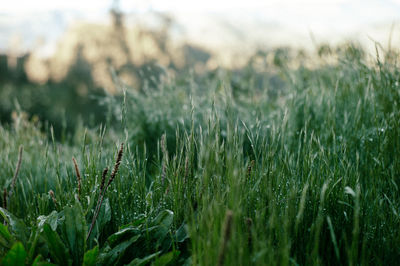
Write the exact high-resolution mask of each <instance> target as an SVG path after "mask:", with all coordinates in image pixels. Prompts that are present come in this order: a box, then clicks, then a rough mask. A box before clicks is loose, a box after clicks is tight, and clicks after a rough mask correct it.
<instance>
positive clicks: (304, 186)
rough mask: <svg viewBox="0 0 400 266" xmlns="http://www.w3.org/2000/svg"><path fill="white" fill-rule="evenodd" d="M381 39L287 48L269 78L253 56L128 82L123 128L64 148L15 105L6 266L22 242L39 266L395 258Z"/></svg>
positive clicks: (395, 83) (394, 147)
mask: <svg viewBox="0 0 400 266" xmlns="http://www.w3.org/2000/svg"><path fill="white" fill-rule="evenodd" d="M377 47H378V48H377V51H379V53H377V54H376V55H374V56H371V55H368V54H366V53H365V51H363V50H362V49H361V48H358V47H356V46H354V45H343V46H340V47H338V48H337V49H333V48H330V47H326V46H324V47H322V48H323V49H322V48H321V49H320V50H319V51H317V52H318V53H317V54H316V55H312V56H311V57H307V56H304V54H297V58H294V59H293V58H291V54H290V53H289V52H287V51H286V52H285V50H279V52H277V53H271V54H261V55H258V58H261V59H263V60H264V61H262V62H264V64H265V65H264V70H263V71H265V72H263V71H260V70H259V66H258V67H257V68H256V67H255V66H254V65H253V63H254V62H259V61H260V60H259V59H257V58H255V59H254V61H252V62H251V63H249V66H248V67H247V68H246V69H245V70H243V71H239V72H231V73H229V72H225V71H222V70H218V71H214V72H209V73H206V74H205V75H203V76H201V77H195V76H192V75H186V76H182V77H177V78H176V79H166V80H164V81H163V82H162V83H161V84H160V86H159V88H154V89H151V88H146V89H143V90H142V91H140V92H137V91H135V90H131V89H129V88H127V89H124V90H122V89H121V90H122V91H121V94H119V95H115V96H108V97H107V98H105V99H104V103H103V104H104V106H105V107H104V108H107V110H109V112H108V113H109V118H108V119H107V121H111V122H105V123H104V124H103V125H100V126H99V127H98V128H93V129H85V128H83V127H82V126H81V127H78V128H77V129H76V130H75V134H74V136H71V137H70V140H69V141H67V142H58V141H56V140H55V139H54V133H53V131H52V130H51V129H50V130H49V133H46V132H45V133H43V132H42V131H40V128H41V126H40V125H38V124H37V122H32V121H28V120H27V119H26V117H25V115H24V113H23V112H19V113H18V115H15V116H14V120H13V123H12V124H10V125H5V124H4V125H2V126H1V127H0V173H1V174H0V185H1V187H3V188H7V190H10V189H11V190H12V191H13V193H12V194H10V196H9V198H8V202H7V210H6V209H1V213H2V215H3V217H5V221H6V222H7V223H6V224H7V227H2V231H3V233H2V236H1V238H0V244H1V250H0V251H1V254H2V256H3V257H4V259H3V263H5V261H9V259H10V258H12V255H13V254H22V255H19V257H21V256H23V254H24V253H23V251H24V252H26V253H27V255H26V256H25V257H24V258H25V260H24V262H25V263H27V264H32V263H33V262H34V261H42V262H43V263H44V262H52V263H57V262H58V263H60V261H61V262H63V260H59V259H60V258H63V256H65V257H67V258H68V257H70V258H73V261H70V263H72V264H73V265H80V264H83V265H95V264H96V263H97V264H121V265H123V264H128V263H131V264H132V265H140V263H142V264H151V263H153V264H156V265H167V264H171V265H172V264H185V263H186V264H190V263H191V264H193V265H319V264H324V265H337V264H344V265H359V264H361V265H395V264H396V263H397V262H398V261H399V260H400V248H399V247H400V230H399V228H400V214H399V213H400V198H399V195H400V193H399V188H398V186H399V184H400V156H399V153H398V151H399V150H400V132H399V131H400V125H399V122H400V112H399V107H400V106H399V104H400V87H399V86H400V85H399V82H400V80H399V79H400V78H399V77H400V75H399V74H400V73H399V70H398V65H397V64H398V63H397V58H398V53H397V51H393V50H391V51H382V50H383V49H381V48H379V46H377ZM271 56H272V57H271ZM271 58H272V59H271ZM256 59H257V60H256ZM254 64H255V63H254ZM267 70H268V71H267ZM260 77H261V78H262V80H261V81H260ZM276 79H278V80H279V82H278V83H279V88H277V87H276V86H273V84H275V83H274V82H272V81H273V80H275V81H276ZM260 82H261V86H260V85H257V84H260ZM115 120H118V121H119V122H120V123H115V122H112V121H115ZM35 123H36V124H35ZM111 123H112V124H113V125H114V126H111ZM115 124H117V126H115ZM122 143H125V146H124V151H123V157H122V160H121V163H120V166H119V170H118V173H117V174H116V175H115V179H114V181H113V182H112V183H111V184H110V186H109V189H108V190H106V191H105V192H104V202H103V204H102V205H101V208H100V209H101V210H100V211H99V213H98V217H97V218H96V219H95V220H96V226H95V227H94V228H93V232H92V233H91V234H90V237H89V238H88V239H87V240H86V236H87V232H88V230H89V227H90V224H91V222H92V219H93V216H94V215H95V213H96V203H97V202H98V201H99V197H101V191H103V190H101V189H100V186H101V183H102V173H103V170H104V168H106V167H108V168H109V169H112V167H113V165H114V163H115V160H116V158H117V153H118V149H119V147H120V146H121V144H122ZM20 146H23V150H24V151H23V155H22V162H21V166H20V168H19V173H18V176H17V178H16V185H15V189H13V188H12V187H13V185H12V179H13V178H12V177H13V176H14V173H15V169H16V165H17V164H18V158H19V156H18V154H19V147H20ZM72 157H74V158H76V166H75V165H74V162H73V161H72V159H71V158H72ZM119 157H120V156H119ZM74 161H75V159H74ZM77 172H79V173H80V174H79V175H80V178H79V180H80V181H79V183H80V185H78V181H77V175H76V173H77ZM103 187H104V183H103ZM49 191H52V192H50V193H49ZM3 202H4V200H3ZM3 206H5V205H4V203H3ZM11 214H12V215H11ZM16 217H18V218H16ZM71 217H74V218H73V219H72V218H71ZM76 217H78V218H76ZM13 221H14V222H13ZM17 222H18V223H20V224H22V225H21V227H18V226H16V224H17ZM6 228H8V229H6ZM21 228H24V229H21ZM28 229H29V230H30V231H32V233H31V234H29V233H21V230H22V231H23V230H28ZM71 230H72V231H71ZM0 231H1V230H0ZM8 231H9V232H10V234H11V235H10V236H9V235H8V233H7V232H8ZM72 240H73V241H72ZM35 241H36V242H35ZM16 243H17V244H16ZM19 243H21V244H19ZM54 245H58V246H59V247H62V248H61V250H63V252H64V253H65V254H61V253H56V252H54V251H53V250H52V246H54ZM11 251H12V252H11ZM18 252H19V253H18ZM10 254H11V255H10ZM39 255H40V256H39ZM16 257H18V256H16ZM64 262H65V261H64ZM90 263H92V264H90Z"/></svg>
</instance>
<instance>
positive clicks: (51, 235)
mask: <svg viewBox="0 0 400 266" xmlns="http://www.w3.org/2000/svg"><path fill="white" fill-rule="evenodd" d="M42 235H43V237H44V239H45V242H46V243H47V246H48V248H49V253H50V256H51V258H52V260H53V261H54V262H55V263H56V264H58V265H71V264H72V262H71V259H70V257H69V254H68V249H67V248H66V247H65V245H64V244H63V242H62V241H61V239H60V237H59V236H58V234H57V232H55V231H53V230H52V229H51V227H50V225H48V224H44V226H43V231H42Z"/></svg>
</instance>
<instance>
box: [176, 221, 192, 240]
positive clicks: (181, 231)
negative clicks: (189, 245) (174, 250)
mask: <svg viewBox="0 0 400 266" xmlns="http://www.w3.org/2000/svg"><path fill="white" fill-rule="evenodd" d="M187 238H189V235H188V233H187V229H186V225H185V224H184V223H183V224H182V225H181V226H180V227H179V228H178V230H176V233H175V240H176V241H177V242H183V241H185V240H186V239H187Z"/></svg>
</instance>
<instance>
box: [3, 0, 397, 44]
mask: <svg viewBox="0 0 400 266" xmlns="http://www.w3.org/2000/svg"><path fill="white" fill-rule="evenodd" d="M112 3H113V1H112V0H68V1H65V0H11V1H9V0H0V50H1V49H2V47H1V45H2V43H3V46H5V43H7V38H9V35H10V33H14V32H18V34H20V35H22V38H23V37H24V36H25V35H26V36H28V35H29V34H30V35H32V34H37V35H41V34H42V35H46V36H45V37H46V39H47V40H51V39H54V38H55V37H49V36H51V35H52V34H53V33H54V34H53V35H54V36H56V37H57V36H59V35H60V34H61V32H62V31H64V30H65V29H66V28H67V26H68V23H69V22H70V21H71V20H74V19H76V16H74V17H72V18H71V19H70V20H68V19H65V18H63V21H62V23H59V24H54V25H52V24H53V23H52V21H54V19H55V18H54V14H56V15H55V16H56V19H57V16H58V15H57V14H60V15H61V14H62V13H63V12H67V11H68V12H76V13H77V14H79V18H80V19H87V20H101V19H102V18H104V17H106V16H105V15H107V12H108V11H109V9H110V7H111V5H112ZM119 6H120V7H121V9H122V10H123V12H125V13H127V14H129V13H131V14H132V13H135V14H137V13H146V12H147V11H160V12H168V13H171V14H173V15H176V18H178V19H180V21H181V24H183V25H184V26H185V27H186V28H187V32H191V35H192V36H194V37H196V36H198V35H199V33H200V32H211V33H212V32H213V31H214V32H215V33H214V35H215V36H214V37H213V38H215V37H217V38H218V35H219V34H220V32H217V31H216V30H215V29H213V27H214V24H215V20H212V21H210V16H213V18H214V19H215V18H221V20H222V19H226V21H228V22H229V23H230V24H231V25H232V26H234V27H235V28H237V29H240V28H241V30H242V31H243V32H244V33H245V34H246V33H247V32H248V33H249V36H250V35H251V34H250V33H251V32H250V31H254V32H256V33H254V34H253V35H256V36H257V34H258V32H260V31H262V27H263V25H267V24H273V23H276V24H279V25H280V26H282V27H281V28H286V29H288V30H290V33H289V31H288V33H287V34H288V35H293V32H294V33H299V35H298V36H306V35H308V34H309V32H313V33H315V34H316V36H321V38H323V36H325V38H331V37H332V38H333V37H335V36H336V37H337V36H352V35H354V33H355V32H357V33H359V34H361V35H362V36H364V37H370V36H372V37H375V36H378V35H379V36H380V37H376V38H378V41H380V39H379V38H386V37H385V36H389V31H388V30H387V28H390V25H392V24H393V25H397V24H398V23H399V22H400V0H202V1H198V0H196V1H194V0H120V1H119ZM54 11H57V12H60V13H54ZM46 12H48V13H49V14H50V12H53V13H52V14H53V15H52V16H53V17H52V18H49V19H48V20H47V21H46V22H43V23H40V21H43V20H44V18H43V15H42V14H46ZM31 14H41V15H40V18H37V19H36V18H35V17H34V16H31ZM73 14H74V13H73ZM60 17H61V16H60ZM64 17H65V16H64ZM21 21H22V22H21ZM226 21H224V22H223V23H225V24H226ZM13 23H14V24H15V25H16V26H15V27H12V26H13V25H14V24H13ZM46 23H47V26H46V27H43V26H42V25H46ZM31 24H32V25H31ZM35 25H36V26H35ZM382 25H386V29H385V32H382V31H383V30H382ZM11 27H12V30H11ZM256 28H260V29H258V31H257V30H256ZM398 28H399V29H398V31H399V32H400V24H399V27H398ZM253 29H254V30H253ZM7 30H8V31H7ZM7 32H8V33H7ZM56 33H57V34H56ZM1 35H3V36H1ZM14 35H15V34H14ZM189 35H190V34H189ZM279 36H282V34H281V35H279ZM200 37H203V39H204V36H199V37H198V38H200ZM283 37H284V36H283ZM283 37H282V38H281V37H279V38H281V39H282V40H283V41H284V38H283ZM210 38H211V37H210ZM26 39H29V38H28V37H27V38H26ZM288 40H289V39H288Z"/></svg>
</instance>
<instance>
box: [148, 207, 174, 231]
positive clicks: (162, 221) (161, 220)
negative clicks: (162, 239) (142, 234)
mask: <svg viewBox="0 0 400 266" xmlns="http://www.w3.org/2000/svg"><path fill="white" fill-rule="evenodd" d="M173 220H174V213H173V212H172V211H170V210H163V211H161V212H160V213H159V214H158V215H157V217H156V218H154V220H153V222H152V224H153V225H161V226H163V227H165V228H168V229H169V228H170V226H171V225H172V221H173Z"/></svg>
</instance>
